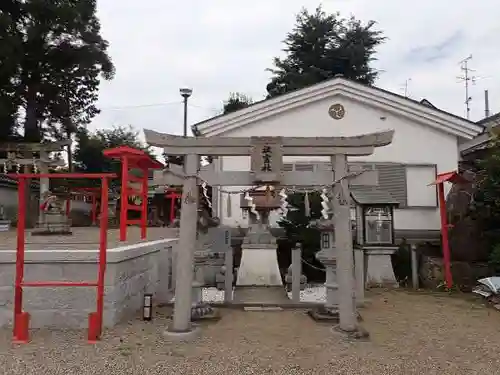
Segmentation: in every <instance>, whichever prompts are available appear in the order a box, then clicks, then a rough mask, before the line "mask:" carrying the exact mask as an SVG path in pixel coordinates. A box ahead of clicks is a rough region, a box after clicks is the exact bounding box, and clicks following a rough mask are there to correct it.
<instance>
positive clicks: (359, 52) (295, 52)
mask: <svg viewBox="0 0 500 375" xmlns="http://www.w3.org/2000/svg"><path fill="white" fill-rule="evenodd" d="M375 24H376V23H375V21H368V22H367V23H362V22H361V21H359V20H357V19H356V18H354V16H352V17H350V18H348V19H345V18H341V17H340V14H339V13H334V14H327V13H326V12H324V11H323V9H322V8H321V6H319V7H318V8H316V10H315V11H314V13H309V11H307V10H306V9H303V10H302V11H301V12H300V13H299V14H298V15H297V17H296V24H295V27H294V29H293V30H292V31H291V32H290V33H288V34H287V36H286V38H285V40H284V44H285V48H284V50H283V51H284V52H285V53H286V56H285V57H284V58H279V57H275V58H274V61H273V65H274V68H272V69H269V71H270V72H271V73H272V78H271V82H270V83H269V84H268V85H267V92H268V97H275V96H278V95H281V94H285V93H287V92H290V91H294V90H297V89H301V88H304V87H307V86H310V85H312V84H315V83H319V82H322V81H324V80H326V79H329V78H332V77H334V76H335V75H337V74H342V75H343V76H344V77H346V78H348V79H352V80H355V81H359V82H361V83H365V84H369V85H371V84H373V83H374V81H375V79H376V78H377V71H376V70H375V69H373V68H372V67H371V66H370V64H371V63H372V62H373V61H374V60H375V57H374V55H375V52H376V48H377V47H378V46H379V45H380V44H381V43H383V42H384V40H385V37H384V36H383V34H382V32H381V31H379V30H376V29H375Z"/></svg>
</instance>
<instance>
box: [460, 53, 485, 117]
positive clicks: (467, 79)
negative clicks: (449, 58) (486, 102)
mask: <svg viewBox="0 0 500 375" xmlns="http://www.w3.org/2000/svg"><path fill="white" fill-rule="evenodd" d="M471 60H472V54H471V55H469V56H467V57H466V58H465V59H463V60H462V61H460V62H459V64H460V70H462V72H463V74H462V75H461V76H458V77H457V78H458V79H459V81H462V82H464V86H465V111H466V116H467V120H470V102H471V101H472V96H471V95H470V84H472V85H475V84H476V82H477V81H478V80H480V79H483V78H489V77H478V76H475V75H472V73H473V72H475V70H474V69H471V68H469V62H470V61H471Z"/></svg>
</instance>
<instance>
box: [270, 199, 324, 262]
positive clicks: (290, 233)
mask: <svg viewBox="0 0 500 375" xmlns="http://www.w3.org/2000/svg"><path fill="white" fill-rule="evenodd" d="M308 200H309V207H310V216H309V217H308V216H306V212H305V193H293V194H290V195H288V197H287V202H288V213H287V215H286V217H284V218H282V219H281V220H280V221H278V224H279V226H280V227H282V228H283V229H284V230H285V237H286V238H287V240H288V242H289V246H290V248H291V247H294V246H295V244H296V243H297V242H300V243H302V246H303V252H304V253H303V254H304V255H303V257H304V258H305V259H308V261H309V262H311V261H313V260H314V254H315V253H316V251H318V250H319V247H320V232H319V230H318V229H316V228H314V227H312V226H311V225H310V223H311V221H314V220H317V219H319V218H320V217H321V210H322V206H321V197H320V194H319V193H317V192H312V193H308Z"/></svg>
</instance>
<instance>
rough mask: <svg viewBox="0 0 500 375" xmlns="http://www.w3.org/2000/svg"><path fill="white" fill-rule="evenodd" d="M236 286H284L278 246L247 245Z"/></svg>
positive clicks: (245, 245) (244, 247) (242, 254)
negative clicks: (277, 250) (279, 264)
mask: <svg viewBox="0 0 500 375" xmlns="http://www.w3.org/2000/svg"><path fill="white" fill-rule="evenodd" d="M241 251H242V253H241V262H240V267H239V269H238V278H237V280H236V286H283V281H282V280H281V273H280V269H279V266H278V255H277V253H276V245H272V244H267V245H266V244H245V243H243V245H242V249H241Z"/></svg>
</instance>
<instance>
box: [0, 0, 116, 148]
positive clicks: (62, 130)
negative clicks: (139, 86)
mask: <svg viewBox="0 0 500 375" xmlns="http://www.w3.org/2000/svg"><path fill="white" fill-rule="evenodd" d="M0 35H1V37H0V61H1V66H0V72H1V74H0V119H1V120H2V130H1V133H0V137H2V138H4V139H5V138H8V137H9V136H12V135H14V134H15V132H16V130H18V129H19V130H21V129H20V128H23V129H24V139H25V140H26V141H35V142H38V141H40V140H41V139H42V138H43V136H44V135H45V134H44V132H48V135H52V136H54V137H56V138H62V137H67V136H68V135H71V134H72V133H74V132H75V131H76V130H77V128H78V127H79V126H82V125H86V124H88V123H89V122H90V121H91V120H92V118H93V117H94V116H95V115H96V114H97V113H98V110H97V108H96V107H95V102H96V100H97V92H98V86H99V79H100V77H103V78H105V79H111V78H112V77H113V74H114V66H113V64H112V62H111V59H110V57H109V56H108V54H107V48H108V43H107V42H106V41H105V40H104V39H103V38H102V37H101V35H100V23H99V20H98V18H97V16H96V0H88V1H80V0H52V1H46V0H24V1H21V0H4V1H2V2H0Z"/></svg>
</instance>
